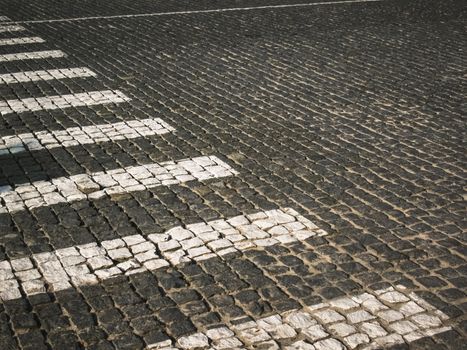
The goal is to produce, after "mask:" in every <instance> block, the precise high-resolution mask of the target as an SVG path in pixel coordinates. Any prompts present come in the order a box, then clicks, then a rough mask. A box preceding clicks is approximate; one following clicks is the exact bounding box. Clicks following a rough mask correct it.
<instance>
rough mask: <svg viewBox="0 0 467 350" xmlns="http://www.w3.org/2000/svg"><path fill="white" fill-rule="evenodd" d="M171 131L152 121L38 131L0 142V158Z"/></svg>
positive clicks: (165, 125)
mask: <svg viewBox="0 0 467 350" xmlns="http://www.w3.org/2000/svg"><path fill="white" fill-rule="evenodd" d="M0 80H1V77H0ZM174 130H175V129H174V128H172V127H171V126H170V125H168V124H167V123H165V122H164V121H163V120H161V119H159V118H155V119H141V120H128V121H125V122H118V123H113V124H100V125H92V126H84V127H73V128H69V129H65V130H59V131H52V132H47V131H38V132H35V133H29V134H19V135H17V136H4V137H2V138H1V139H0V155H2V154H8V153H18V152H24V151H26V149H28V150H30V151H37V150H40V149H52V148H57V147H71V146H77V145H86V144H93V143H100V142H109V141H118V140H125V139H127V140H130V139H135V138H138V137H144V136H153V135H163V134H166V133H169V132H172V131H174Z"/></svg>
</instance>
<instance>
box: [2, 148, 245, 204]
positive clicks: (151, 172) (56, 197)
mask: <svg viewBox="0 0 467 350" xmlns="http://www.w3.org/2000/svg"><path fill="white" fill-rule="evenodd" d="M236 174H237V172H236V171H235V170H233V169H232V168H231V167H230V166H229V165H228V164H226V163H224V162H223V161H221V160H220V159H219V158H217V157H215V156H206V157H196V158H192V159H183V160H178V161H169V162H163V163H151V164H146V165H140V166H131V167H126V168H119V169H114V170H109V171H102V172H97V173H92V174H79V175H73V176H70V177H59V178H55V179H53V180H51V181H36V182H33V183H27V184H21V185H19V186H17V187H15V189H13V188H10V187H9V186H3V187H0V213H2V212H3V213H5V212H10V213H12V212H17V211H21V210H25V209H33V208H37V207H41V206H47V205H53V204H58V203H67V202H68V203H70V202H75V201H78V200H84V199H96V198H101V197H104V196H106V195H114V194H118V193H127V192H131V191H144V190H146V189H149V188H154V187H159V186H169V185H175V184H180V183H183V182H187V181H192V180H207V179H212V178H221V177H226V176H232V175H236ZM2 202H3V203H2Z"/></svg>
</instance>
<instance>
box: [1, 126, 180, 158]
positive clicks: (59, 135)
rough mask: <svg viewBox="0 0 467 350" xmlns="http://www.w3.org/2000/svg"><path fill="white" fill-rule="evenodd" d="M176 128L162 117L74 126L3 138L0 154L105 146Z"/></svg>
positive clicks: (163, 132)
mask: <svg viewBox="0 0 467 350" xmlns="http://www.w3.org/2000/svg"><path fill="white" fill-rule="evenodd" d="M174 130H175V129H174V128H173V127H171V126H170V125H169V124H167V123H166V122H164V121H163V120H162V119H159V118H148V119H141V120H128V121H124V122H118V123H111V124H99V125H90V126H84V127H72V128H68V129H65V130H57V131H51V132H49V131H38V132H33V133H26V134H19V135H13V136H4V137H2V138H0V155H2V154H8V153H18V152H24V151H26V150H27V149H29V150H30V151H37V150H41V149H45V148H46V149H52V148H57V147H71V146H77V145H86V144H90V143H101V142H109V141H118V140H125V139H127V140H128V139H134V138H138V137H145V136H153V135H162V134H166V133H169V132H172V131H174Z"/></svg>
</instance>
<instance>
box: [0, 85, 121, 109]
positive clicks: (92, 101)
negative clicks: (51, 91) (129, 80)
mask: <svg viewBox="0 0 467 350" xmlns="http://www.w3.org/2000/svg"><path fill="white" fill-rule="evenodd" d="M127 101H130V98H129V97H127V96H125V94H124V93H122V92H121V91H119V90H101V91H91V92H82V93H77V94H68V95H55V96H44V97H37V98H33V97H31V98H24V99H20V100H6V101H0V114H1V115H6V114H10V113H21V112H28V111H30V112H31V111H40V110H54V109H63V108H69V107H80V106H94V105H103V104H109V103H122V102H127Z"/></svg>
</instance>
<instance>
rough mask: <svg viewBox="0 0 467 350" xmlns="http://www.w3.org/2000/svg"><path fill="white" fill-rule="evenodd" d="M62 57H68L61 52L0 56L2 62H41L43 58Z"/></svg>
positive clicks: (32, 52) (36, 52)
mask: <svg viewBox="0 0 467 350" xmlns="http://www.w3.org/2000/svg"><path fill="white" fill-rule="evenodd" d="M60 57H66V54H65V53H64V52H63V51H60V50H49V51H31V52H19V53H9V54H6V55H0V62H11V61H23V60H40V59H43V58H60Z"/></svg>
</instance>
